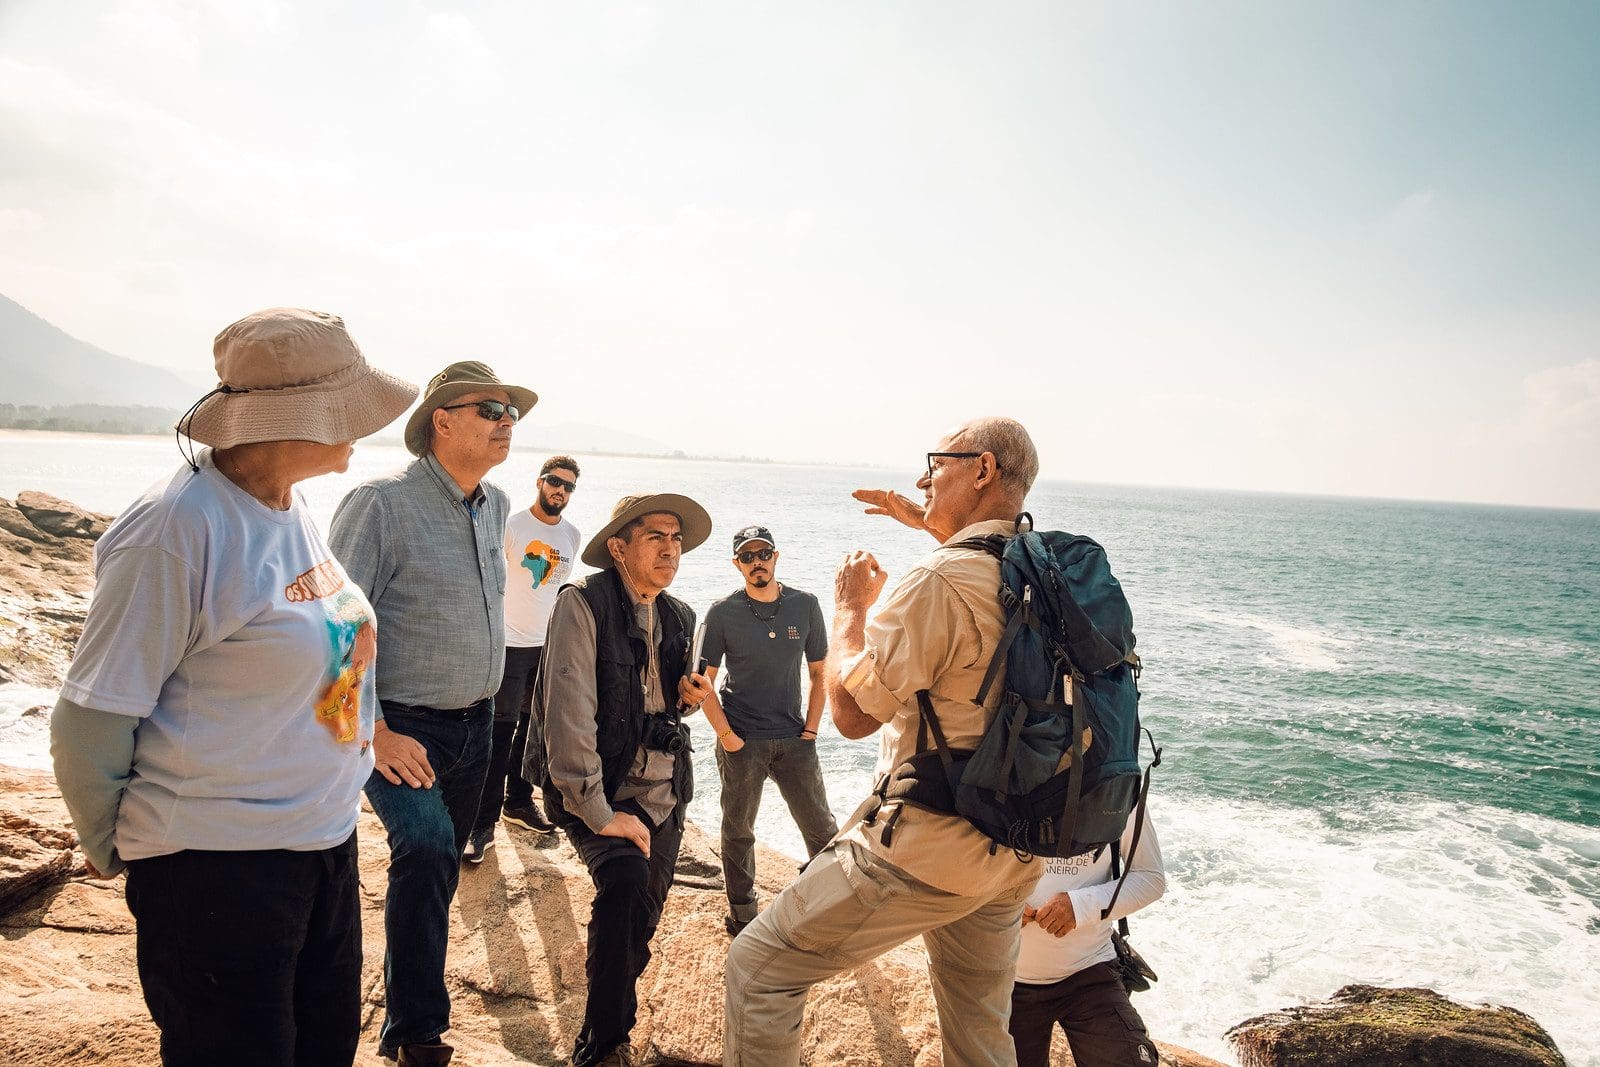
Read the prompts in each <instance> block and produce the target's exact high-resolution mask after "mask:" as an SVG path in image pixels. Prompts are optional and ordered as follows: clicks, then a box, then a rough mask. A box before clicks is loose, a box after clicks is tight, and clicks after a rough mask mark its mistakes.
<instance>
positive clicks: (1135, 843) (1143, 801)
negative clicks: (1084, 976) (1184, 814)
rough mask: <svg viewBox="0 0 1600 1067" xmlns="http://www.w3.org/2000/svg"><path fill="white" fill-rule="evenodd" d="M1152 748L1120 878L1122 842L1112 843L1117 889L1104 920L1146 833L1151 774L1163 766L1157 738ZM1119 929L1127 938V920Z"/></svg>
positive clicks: (1103, 917)
mask: <svg viewBox="0 0 1600 1067" xmlns="http://www.w3.org/2000/svg"><path fill="white" fill-rule="evenodd" d="M1144 735H1145V736H1146V737H1150V731H1149V730H1146V731H1144ZM1150 747H1151V748H1153V749H1155V758H1154V759H1153V760H1151V761H1150V766H1148V767H1146V768H1145V769H1144V782H1143V783H1141V785H1140V786H1139V804H1138V806H1137V807H1135V808H1134V809H1133V818H1134V823H1133V839H1132V840H1131V841H1129V842H1128V870H1126V871H1123V872H1122V876H1121V877H1120V878H1118V877H1117V861H1118V860H1119V859H1120V858H1121V856H1122V841H1121V839H1120V838H1119V839H1118V840H1116V841H1113V842H1111V877H1112V879H1113V880H1114V881H1116V883H1117V888H1116V889H1115V890H1113V891H1112V893H1111V900H1110V901H1109V902H1107V904H1106V906H1105V908H1104V909H1103V910H1102V911H1101V912H1100V918H1101V919H1102V920H1104V919H1109V918H1110V917H1111V909H1112V908H1114V907H1116V906H1117V898H1118V897H1120V896H1121V895H1122V886H1123V883H1125V882H1127V880H1128V873H1129V871H1132V870H1133V857H1134V856H1135V855H1137V854H1138V851H1139V835H1140V834H1142V833H1144V811H1145V806H1146V805H1147V804H1148V803H1149V801H1150V772H1151V771H1153V770H1155V769H1156V768H1157V767H1159V766H1161V750H1160V749H1159V748H1156V742H1155V738H1153V737H1151V738H1150ZM1117 929H1118V930H1120V931H1121V932H1122V936H1123V937H1127V936H1128V920H1127V919H1126V918H1122V919H1118V920H1117Z"/></svg>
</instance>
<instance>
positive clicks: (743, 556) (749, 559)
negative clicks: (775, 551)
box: [738, 548, 772, 565]
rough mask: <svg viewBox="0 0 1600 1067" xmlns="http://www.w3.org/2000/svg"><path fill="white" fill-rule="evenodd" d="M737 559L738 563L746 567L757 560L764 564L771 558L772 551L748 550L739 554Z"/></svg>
mask: <svg viewBox="0 0 1600 1067" xmlns="http://www.w3.org/2000/svg"><path fill="white" fill-rule="evenodd" d="M738 558H739V562H740V563H743V564H746V565H748V564H751V563H754V562H755V561H756V560H758V559H759V560H760V561H761V562H763V563H765V562H766V561H767V560H769V559H771V558H772V549H770V548H757V549H749V550H746V551H744V552H740V553H739V556H738Z"/></svg>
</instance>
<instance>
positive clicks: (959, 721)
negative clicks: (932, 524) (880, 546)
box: [841, 520, 1044, 896]
mask: <svg viewBox="0 0 1600 1067" xmlns="http://www.w3.org/2000/svg"><path fill="white" fill-rule="evenodd" d="M1013 529H1014V526H1013V524H1012V523H1011V522H1009V521H1007V520H990V521H987V522H978V523H974V524H972V525H971V526H968V527H967V528H966V529H964V530H962V531H961V532H960V533H957V534H956V535H955V536H954V537H952V538H951V539H950V540H949V541H947V542H946V543H945V544H944V545H943V546H941V547H939V548H936V549H934V551H933V552H932V553H930V554H929V555H928V556H927V557H926V558H924V559H923V560H922V561H921V562H920V563H918V564H917V565H916V566H915V567H913V568H912V569H911V570H910V571H909V572H908V573H907V574H906V576H905V577H904V578H902V579H901V580H900V582H899V584H897V585H896V586H895V587H894V589H893V590H892V591H891V592H890V593H889V597H888V599H887V600H885V601H884V603H883V606H882V607H881V608H880V609H879V610H878V613H877V615H876V616H875V617H874V618H873V619H872V620H871V621H870V622H868V623H867V630H866V647H865V648H863V649H862V651H861V652H860V653H859V654H858V655H856V656H854V657H851V658H849V659H846V660H845V661H844V662H843V664H841V666H842V674H843V676H844V687H845V689H846V690H848V691H849V693H850V695H851V696H853V697H855V698H856V703H858V704H860V705H861V710H862V711H864V712H866V713H867V714H868V715H871V716H872V717H873V718H875V719H877V720H879V721H880V722H882V723H883V724H884V726H883V730H882V731H881V735H880V736H881V741H880V748H879V752H878V765H877V768H876V770H875V771H874V777H875V778H876V777H877V776H879V775H883V774H887V773H889V772H891V771H893V770H894V769H895V768H896V767H898V766H899V765H900V764H902V763H904V762H905V761H906V760H908V759H910V758H911V757H912V756H913V755H914V754H915V753H916V749H917V723H918V721H919V718H920V716H919V714H918V712H917V691H918V690H920V689H926V690H928V695H929V699H930V700H931V701H932V702H933V710H934V712H935V713H937V714H938V716H939V725H940V726H942V727H943V728H944V734H945V740H946V741H947V742H948V743H949V745H950V747H951V748H966V749H972V748H976V747H977V746H978V741H979V740H980V739H981V738H982V737H983V732H984V729H985V727H987V726H988V724H989V722H990V720H991V719H992V718H993V717H994V714H995V710H996V708H997V707H998V706H999V704H1000V693H1001V689H1002V688H1003V687H1002V686H1000V685H995V686H993V687H991V691H990V693H989V699H988V703H987V704H986V705H985V706H983V707H979V706H978V705H976V704H974V703H973V702H972V701H973V698H974V697H976V696H977V695H978V687H979V686H980V685H982V684H983V675H984V672H985V671H987V670H988V669H989V661H990V659H992V658H993V656H994V650H995V646H996V645H998V644H999V642H1000V634H1001V632H1002V631H1003V630H1004V629H1005V614H1004V612H1003V611H1002V610H1001V607H1000V596H999V591H1000V564H999V561H998V560H996V559H995V558H994V557H993V556H991V555H989V554H988V553H987V552H983V551H980V550H977V549H970V548H954V547H950V546H951V545H953V544H954V543H955V542H957V541H961V540H964V539H966V538H969V537H985V536H987V535H989V534H996V533H997V534H1010V533H1011V532H1012V531H1013ZM932 743H933V742H932V739H931V738H930V739H929V744H932ZM898 806H899V805H897V804H893V803H891V804H888V805H885V806H884V808H883V810H882V811H881V812H880V813H879V815H878V818H877V821H876V822H875V824H874V825H872V826H866V825H864V824H862V823H859V822H858V823H856V824H854V825H853V826H851V827H849V828H847V829H846V830H845V832H844V834H843V835H842V836H843V837H844V838H845V839H847V840H852V841H857V842H860V843H861V844H862V845H864V846H865V847H866V848H868V849H870V850H871V851H872V852H873V853H874V854H875V855H877V856H881V857H882V858H883V859H885V860H886V861H888V862H889V863H892V864H894V865H895V866H896V867H898V868H900V869H901V870H903V871H905V872H906V873H907V874H909V875H911V876H912V877H913V878H916V879H918V880H919V881H923V882H926V883H927V884H929V885H931V886H933V887H934V888H935V889H942V890H944V891H945V892H947V893H959V894H961V895H963V896H990V895H993V894H995V893H999V892H1001V891H1004V890H1007V889H1011V888H1014V887H1016V886H1020V885H1025V884H1029V883H1032V882H1034V881H1035V880H1037V879H1038V878H1039V876H1040V874H1041V873H1042V872H1043V871H1044V864H1042V863H1039V862H1037V861H1034V862H1031V863H1025V862H1023V861H1021V860H1019V859H1017V857H1016V854H1015V853H1014V852H1012V851H1011V850H1010V849H1008V848H1005V847H1003V846H1002V847H1000V848H998V849H996V850H995V852H994V854H993V855H990V853H989V846H990V844H991V843H992V842H991V841H990V839H989V838H988V837H986V836H984V834H983V833H982V832H980V831H979V830H978V829H977V828H976V827H974V826H973V825H972V824H971V823H969V822H967V821H966V820H965V819H963V818H961V817H960V816H958V815H940V814H938V813H936V812H931V811H926V810H924V809H922V808H915V807H911V806H909V805H907V806H905V807H904V810H902V811H901V812H900V816H899V818H898V820H896V822H895V827H894V833H893V834H892V835H890V840H891V842H892V844H890V845H888V846H885V845H884V844H883V842H882V841H881V840H880V836H881V834H882V832H883V827H884V824H885V822H886V821H887V819H888V815H889V813H890V812H892V811H893V810H894V809H895V808H896V807H898Z"/></svg>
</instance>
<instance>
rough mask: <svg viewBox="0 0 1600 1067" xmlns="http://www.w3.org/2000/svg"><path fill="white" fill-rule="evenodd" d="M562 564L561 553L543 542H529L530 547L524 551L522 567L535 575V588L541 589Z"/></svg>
mask: <svg viewBox="0 0 1600 1067" xmlns="http://www.w3.org/2000/svg"><path fill="white" fill-rule="evenodd" d="M560 563H561V552H560V550H559V549H557V548H556V547H555V546H554V545H547V544H545V543H544V542H543V541H529V542H528V547H527V548H525V549H523V550H522V565H523V566H524V567H526V568H527V569H528V573H529V574H531V575H533V587H534V588H535V589H537V588H539V587H540V586H541V585H543V584H544V583H545V582H546V581H548V580H549V578H550V576H551V575H552V574H554V573H555V572H556V567H557V566H558V565H559V564H560Z"/></svg>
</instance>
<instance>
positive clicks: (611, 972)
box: [562, 800, 683, 1067]
mask: <svg viewBox="0 0 1600 1067" xmlns="http://www.w3.org/2000/svg"><path fill="white" fill-rule="evenodd" d="M613 807H614V808H615V810H617V811H626V812H627V813H628V814H630V815H636V816H638V818H639V819H640V820H641V821H642V822H643V823H644V824H645V825H646V826H648V827H650V855H649V857H648V858H647V857H646V856H645V854H644V853H642V852H640V851H639V847H638V846H637V845H635V844H634V843H633V842H632V841H628V840H625V839H623V838H620V837H602V836H600V835H599V834H597V833H595V832H594V831H593V830H590V829H589V828H588V827H587V826H585V825H584V824H583V823H582V822H579V821H577V820H575V819H566V820H563V823H564V825H563V827H562V828H563V829H564V830H566V831H567V834H568V835H569V836H570V837H571V838H572V844H573V847H574V848H576V849H577V850H578V855H580V856H582V857H583V862H584V864H585V866H587V867H588V868H589V877H590V878H593V879H594V890H595V892H594V906H593V908H592V909H591V910H590V912H589V955H588V960H587V966H586V970H587V972H588V977H589V999H588V1002H587V1003H585V1004H584V1007H583V1029H582V1030H580V1031H579V1032H578V1040H577V1043H576V1044H575V1045H574V1046H573V1050H572V1062H573V1064H574V1065H575V1067H589V1065H591V1064H595V1063H599V1062H600V1061H601V1060H603V1059H605V1058H606V1056H608V1055H610V1054H611V1053H612V1051H614V1050H615V1049H616V1048H617V1047H618V1046H619V1045H624V1044H627V1042H628V1035H629V1034H630V1033H632V1031H633V1024H634V1021H635V1020H636V1019H637V1017H638V1011H639V997H638V992H637V989H636V986H637V985H638V982H639V976H640V975H641V974H643V973H644V969H645V967H646V966H647V965H648V964H649V963H650V939H651V938H652V937H654V936H655V933H656V925H657V924H658V923H659V922H660V921H661V909H662V907H663V906H665V904H666V901H667V891H668V890H669V889H671V888H672V872H673V869H674V868H675V867H676V866H677V864H678V846H679V845H681V844H682V843H683V815H682V809H679V810H677V811H674V812H673V813H672V816H671V817H670V818H668V819H667V822H666V825H664V826H657V825H655V824H654V823H652V822H651V821H650V817H649V816H647V815H645V813H644V811H643V809H641V808H640V807H639V806H638V805H637V804H634V803H632V802H630V801H626V800H624V801H622V802H621V803H620V804H616V805H614V806H613Z"/></svg>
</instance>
